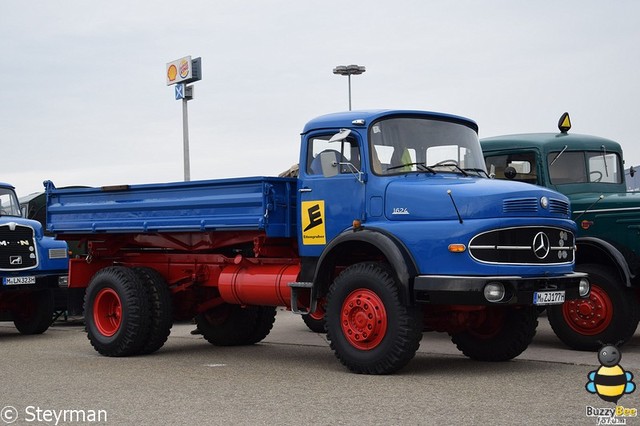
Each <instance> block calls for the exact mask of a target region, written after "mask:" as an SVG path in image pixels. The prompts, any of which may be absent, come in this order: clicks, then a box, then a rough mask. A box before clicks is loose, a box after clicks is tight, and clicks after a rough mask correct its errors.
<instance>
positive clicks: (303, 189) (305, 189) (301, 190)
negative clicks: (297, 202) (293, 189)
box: [298, 187, 311, 192]
mask: <svg viewBox="0 0 640 426" xmlns="http://www.w3.org/2000/svg"><path fill="white" fill-rule="evenodd" d="M298 192H311V188H306V187H305V188H300V189H298Z"/></svg>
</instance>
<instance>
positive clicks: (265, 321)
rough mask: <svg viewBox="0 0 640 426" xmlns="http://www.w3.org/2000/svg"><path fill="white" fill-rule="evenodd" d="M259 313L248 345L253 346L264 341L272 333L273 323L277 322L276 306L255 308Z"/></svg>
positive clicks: (248, 339) (247, 342) (247, 341)
mask: <svg viewBox="0 0 640 426" xmlns="http://www.w3.org/2000/svg"><path fill="white" fill-rule="evenodd" d="M251 308H255V309H256V311H257V315H256V322H255V325H254V328H253V331H252V332H251V333H250V334H249V335H248V336H247V340H246V343H245V344H246V345H253V344H255V343H258V342H260V341H262V340H263V339H264V338H265V337H267V336H268V335H269V333H271V329H272V328H273V323H274V322H275V320H276V308H275V306H254V307H249V309H251Z"/></svg>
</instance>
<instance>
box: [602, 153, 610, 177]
mask: <svg viewBox="0 0 640 426" xmlns="http://www.w3.org/2000/svg"><path fill="white" fill-rule="evenodd" d="M601 148H602V161H603V162H604V173H605V176H607V177H609V168H608V167H607V148H605V147H604V145H602V147H601Z"/></svg>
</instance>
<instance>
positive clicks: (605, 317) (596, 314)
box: [562, 284, 613, 336]
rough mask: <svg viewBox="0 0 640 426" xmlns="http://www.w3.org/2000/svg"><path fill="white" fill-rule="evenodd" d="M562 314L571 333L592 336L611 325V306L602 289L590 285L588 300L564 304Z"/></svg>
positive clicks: (571, 301)
mask: <svg viewBox="0 0 640 426" xmlns="http://www.w3.org/2000/svg"><path fill="white" fill-rule="evenodd" d="M562 314H563V315H564V318H565V321H566V323H567V324H568V325H569V327H570V328H571V329H572V330H573V331H575V332H576V333H580V334H583V335H585V336H593V335H596V334H599V333H602V332H603V331H604V330H606V329H607V327H609V325H610V324H611V320H612V319H613V304H612V303H611V299H610V298H609V296H608V295H607V293H606V292H605V291H604V290H602V288H600V287H598V286H597V285H595V284H591V294H590V295H589V298H588V299H583V300H570V301H568V302H565V304H564V305H562Z"/></svg>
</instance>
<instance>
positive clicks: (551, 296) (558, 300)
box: [533, 291, 564, 305]
mask: <svg viewBox="0 0 640 426" xmlns="http://www.w3.org/2000/svg"><path fill="white" fill-rule="evenodd" d="M562 303H564V291H536V292H535V293H533V304H534V305H560V304H562Z"/></svg>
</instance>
